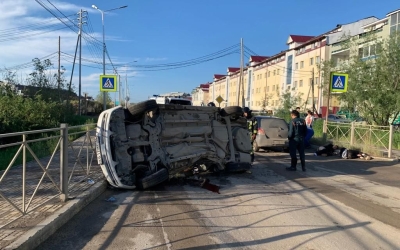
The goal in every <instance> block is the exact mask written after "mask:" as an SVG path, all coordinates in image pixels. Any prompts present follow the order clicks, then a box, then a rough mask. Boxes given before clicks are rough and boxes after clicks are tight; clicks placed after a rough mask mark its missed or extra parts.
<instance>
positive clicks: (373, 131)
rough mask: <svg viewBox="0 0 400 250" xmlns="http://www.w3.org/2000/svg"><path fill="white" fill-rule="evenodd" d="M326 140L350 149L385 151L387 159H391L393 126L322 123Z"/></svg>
mask: <svg viewBox="0 0 400 250" xmlns="http://www.w3.org/2000/svg"><path fill="white" fill-rule="evenodd" d="M325 126H326V128H327V130H326V135H327V138H328V139H332V140H334V141H336V142H339V143H342V144H344V145H347V146H350V147H358V148H362V149H363V150H366V151H368V150H380V151H387V157H389V158H391V157H392V146H393V125H390V126H375V125H364V124H358V123H355V122H352V123H338V122H328V123H326V121H324V127H325Z"/></svg>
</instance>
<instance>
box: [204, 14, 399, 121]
mask: <svg viewBox="0 0 400 250" xmlns="http://www.w3.org/2000/svg"><path fill="white" fill-rule="evenodd" d="M396 31H400V9H399V10H396V11H393V12H390V13H388V14H387V15H386V17H385V18H382V19H378V18H376V17H367V18H364V19H361V20H358V21H355V22H352V23H348V24H339V25H337V26H336V27H334V28H333V29H332V30H329V31H328V32H325V33H323V34H320V35H317V36H304V35H289V37H288V39H287V41H286V45H287V46H288V48H287V50H285V51H281V52H279V53H277V54H275V55H273V56H250V59H249V63H248V65H247V66H246V67H245V68H244V70H243V82H244V85H243V89H244V91H243V89H242V88H240V89H239V82H240V68H238V67H228V68H227V73H226V75H217V74H216V75H214V80H213V82H212V83H211V84H210V87H209V99H210V101H214V102H215V99H216V98H217V97H218V96H221V97H222V98H223V99H224V100H225V101H224V102H223V103H221V107H225V106H235V105H239V106H242V93H243V92H244V93H243V98H244V101H245V105H246V106H248V107H250V108H251V109H252V110H255V111H261V110H263V111H274V110H276V109H278V108H279V107H280V105H281V103H280V100H281V95H282V94H283V93H285V92H286V91H288V92H290V93H291V95H292V96H293V95H296V96H300V97H301V101H300V103H299V104H298V105H299V106H301V107H302V109H303V110H306V109H311V108H312V104H313V101H314V104H315V107H316V110H317V111H318V113H324V112H322V111H324V110H325V111H326V106H327V91H326V90H327V86H323V82H325V83H326V82H327V81H324V80H327V79H326V77H330V76H329V75H326V76H324V74H323V72H322V71H321V64H322V63H323V62H324V61H327V60H331V59H332V61H333V62H334V64H335V65H340V64H341V63H344V62H346V60H348V59H349V58H350V56H351V55H352V53H357V54H358V55H360V57H361V58H362V59H365V60H367V59H370V58H374V56H375V50H376V47H375V46H376V45H375V44H374V41H371V40H370V39H369V40H368V39H366V38H367V37H370V35H373V36H375V37H376V38H378V39H384V38H386V37H388V36H389V35H390V34H392V33H394V32H396ZM349 37H352V38H357V39H358V41H357V43H358V47H357V48H356V49H355V52H352V51H351V49H350V48H349V47H346V46H344V44H345V43H344V42H343V41H344V40H346V38H347V39H348V38H349ZM375 41H376V40H375ZM313 89H314V91H312V90H313ZM338 95H340V94H332V95H331V99H330V107H331V109H332V107H334V110H337V109H338V108H339V107H340V106H341V103H340V101H339V98H338ZM313 98H314V99H313Z"/></svg>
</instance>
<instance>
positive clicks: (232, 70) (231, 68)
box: [228, 67, 240, 73]
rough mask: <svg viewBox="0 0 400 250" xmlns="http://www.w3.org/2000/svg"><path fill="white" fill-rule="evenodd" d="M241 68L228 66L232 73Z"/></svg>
mask: <svg viewBox="0 0 400 250" xmlns="http://www.w3.org/2000/svg"><path fill="white" fill-rule="evenodd" d="M239 70H240V68H233V67H228V72H230V73H235V72H238V71H239Z"/></svg>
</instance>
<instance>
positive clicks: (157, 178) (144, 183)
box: [136, 168, 169, 190]
mask: <svg viewBox="0 0 400 250" xmlns="http://www.w3.org/2000/svg"><path fill="white" fill-rule="evenodd" d="M168 178H169V175H168V170H167V169H166V168H162V169H160V170H159V171H157V172H155V173H153V174H151V175H149V176H146V177H144V178H142V179H138V180H137V184H136V186H137V188H138V189H141V190H144V189H147V188H150V187H154V186H156V185H158V184H160V183H162V182H164V181H166V180H168Z"/></svg>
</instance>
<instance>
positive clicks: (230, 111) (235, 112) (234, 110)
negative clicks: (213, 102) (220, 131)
mask: <svg viewBox="0 0 400 250" xmlns="http://www.w3.org/2000/svg"><path fill="white" fill-rule="evenodd" d="M220 115H221V116H222V117H226V116H242V115H243V110H242V108H241V107H239V106H229V107H226V108H223V109H221V111H220Z"/></svg>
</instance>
